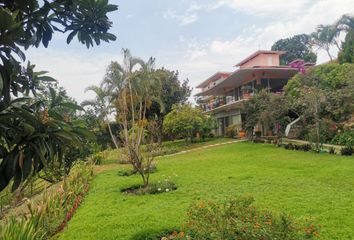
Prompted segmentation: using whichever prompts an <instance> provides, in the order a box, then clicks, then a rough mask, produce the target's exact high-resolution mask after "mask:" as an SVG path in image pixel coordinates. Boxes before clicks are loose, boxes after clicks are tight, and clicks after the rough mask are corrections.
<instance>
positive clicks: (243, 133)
mask: <svg viewBox="0 0 354 240" xmlns="http://www.w3.org/2000/svg"><path fill="white" fill-rule="evenodd" d="M238 136H239V137H240V138H244V137H246V132H245V131H242V130H241V131H239V132H238Z"/></svg>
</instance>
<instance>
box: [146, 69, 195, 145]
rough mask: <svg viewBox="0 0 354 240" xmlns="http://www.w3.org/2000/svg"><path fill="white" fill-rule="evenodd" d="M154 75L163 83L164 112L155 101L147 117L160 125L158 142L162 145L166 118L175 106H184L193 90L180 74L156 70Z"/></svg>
mask: <svg viewBox="0 0 354 240" xmlns="http://www.w3.org/2000/svg"><path fill="white" fill-rule="evenodd" d="M153 74H154V75H155V77H156V78H158V79H159V80H160V81H161V88H162V96H163V97H162V98H161V101H162V103H163V104H162V105H163V110H164V111H162V109H161V107H160V106H161V104H160V103H158V102H156V101H153V102H152V105H151V108H150V109H148V111H147V117H148V118H149V119H156V121H157V123H158V127H157V134H156V137H157V140H158V142H159V143H161V141H162V137H163V121H164V117H165V116H166V114H168V113H169V112H171V110H172V106H173V105H175V104H184V103H185V102H186V101H187V99H188V97H189V96H190V94H191V91H192V89H191V88H190V87H189V86H188V82H189V81H188V79H186V80H184V81H182V82H181V81H180V80H179V79H178V72H175V71H169V70H167V69H164V68H162V69H157V70H155V71H154V72H153Z"/></svg>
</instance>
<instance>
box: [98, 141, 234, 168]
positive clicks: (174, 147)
mask: <svg viewBox="0 0 354 240" xmlns="http://www.w3.org/2000/svg"><path fill="white" fill-rule="evenodd" d="M230 141H232V139H230V138H206V139H204V140H202V141H196V142H194V143H190V142H186V141H185V140H184V139H179V140H175V141H165V142H163V143H162V152H163V153H164V154H173V153H176V152H179V151H184V150H189V149H193V148H197V147H202V146H205V145H210V144H217V143H223V142H230ZM105 155H106V159H105V160H104V161H103V164H111V163H119V158H120V157H121V150H120V149H118V150H111V151H106V152H105Z"/></svg>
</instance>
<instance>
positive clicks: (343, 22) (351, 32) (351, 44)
mask: <svg viewBox="0 0 354 240" xmlns="http://www.w3.org/2000/svg"><path fill="white" fill-rule="evenodd" d="M335 26H336V29H337V31H338V34H340V33H341V32H345V33H346V36H345V41H344V42H343V44H342V48H343V50H342V51H341V52H339V54H338V59H339V63H341V64H343V63H354V17H353V16H349V15H343V16H342V17H341V18H340V19H339V20H338V22H337V23H336V24H335Z"/></svg>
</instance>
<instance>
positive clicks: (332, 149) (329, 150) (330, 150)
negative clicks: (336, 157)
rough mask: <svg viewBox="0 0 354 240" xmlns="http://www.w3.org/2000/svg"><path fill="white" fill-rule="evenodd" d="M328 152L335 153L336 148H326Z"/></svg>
mask: <svg viewBox="0 0 354 240" xmlns="http://www.w3.org/2000/svg"><path fill="white" fill-rule="evenodd" d="M328 152H329V154H336V150H335V149H334V147H330V148H329V149H328Z"/></svg>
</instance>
